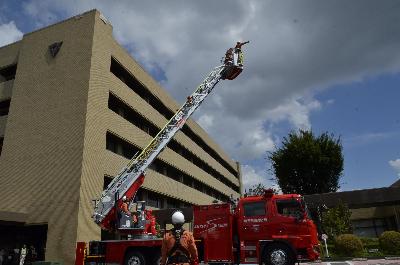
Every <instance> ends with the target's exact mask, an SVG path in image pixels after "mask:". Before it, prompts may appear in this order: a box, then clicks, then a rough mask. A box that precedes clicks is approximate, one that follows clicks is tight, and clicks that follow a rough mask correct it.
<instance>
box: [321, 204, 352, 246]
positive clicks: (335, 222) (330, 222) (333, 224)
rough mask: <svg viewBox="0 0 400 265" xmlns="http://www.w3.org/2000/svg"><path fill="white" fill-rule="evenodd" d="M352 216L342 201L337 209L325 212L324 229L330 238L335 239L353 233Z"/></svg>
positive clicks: (323, 217) (323, 218)
mask: <svg viewBox="0 0 400 265" xmlns="http://www.w3.org/2000/svg"><path fill="white" fill-rule="evenodd" d="M350 216H351V212H350V210H349V208H348V207H347V205H346V204H344V203H343V202H341V201H340V202H339V204H338V205H337V206H336V207H334V208H331V209H329V210H327V211H325V212H323V213H322V229H323V231H324V232H325V233H326V234H327V235H328V238H330V239H334V238H336V237H337V236H339V235H342V234H350V233H352V230H353V227H352V225H351V222H350Z"/></svg>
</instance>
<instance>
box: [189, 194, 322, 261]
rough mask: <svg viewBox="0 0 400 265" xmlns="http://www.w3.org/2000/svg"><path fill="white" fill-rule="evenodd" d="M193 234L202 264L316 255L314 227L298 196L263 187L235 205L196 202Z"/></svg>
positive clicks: (300, 258) (296, 258)
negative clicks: (260, 193)
mask: <svg viewBox="0 0 400 265" xmlns="http://www.w3.org/2000/svg"><path fill="white" fill-rule="evenodd" d="M194 236H195V238H196V239H197V240H198V243H199V244H198V247H199V249H200V250H201V253H200V259H202V261H203V262H205V263H214V262H219V263H220V262H223V263H234V264H256V263H257V264H261V263H265V264H267V265H268V264H273V265H278V264H279V265H291V264H295V262H296V261H301V260H316V259H318V258H319V241H318V236H317V229H316V226H315V225H314V223H313V222H312V220H311V219H310V217H309V214H308V213H307V208H306V205H305V203H304V200H303V198H302V197H301V196H300V195H298V194H285V195H276V194H274V193H273V192H270V191H265V193H264V194H263V195H262V196H249V197H245V198H241V199H240V200H239V201H238V203H237V205H230V204H216V205H209V206H196V207H194ZM215 249H218V251H214V250H215Z"/></svg>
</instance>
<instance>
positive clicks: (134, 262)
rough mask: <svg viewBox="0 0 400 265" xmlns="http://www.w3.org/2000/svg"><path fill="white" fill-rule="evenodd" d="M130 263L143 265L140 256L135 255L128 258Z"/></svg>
mask: <svg viewBox="0 0 400 265" xmlns="http://www.w3.org/2000/svg"><path fill="white" fill-rule="evenodd" d="M128 265H141V263H140V259H139V257H136V256H133V257H131V258H130V259H129V260H128Z"/></svg>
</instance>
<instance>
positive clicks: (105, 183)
mask: <svg viewBox="0 0 400 265" xmlns="http://www.w3.org/2000/svg"><path fill="white" fill-rule="evenodd" d="M112 180H113V178H112V177H110V176H104V182H103V190H105V189H106V188H107V186H108V185H109V184H110V183H111V181H112Z"/></svg>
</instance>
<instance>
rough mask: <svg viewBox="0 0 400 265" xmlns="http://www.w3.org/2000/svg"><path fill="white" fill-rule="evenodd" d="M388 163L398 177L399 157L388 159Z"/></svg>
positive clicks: (399, 170)
mask: <svg viewBox="0 0 400 265" xmlns="http://www.w3.org/2000/svg"><path fill="white" fill-rule="evenodd" d="M389 165H390V166H391V167H392V168H393V169H394V170H395V171H396V172H397V175H398V176H399V177H400V158H398V159H396V160H390V161H389Z"/></svg>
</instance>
